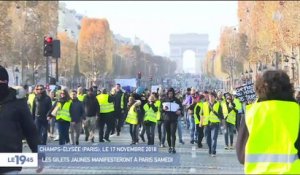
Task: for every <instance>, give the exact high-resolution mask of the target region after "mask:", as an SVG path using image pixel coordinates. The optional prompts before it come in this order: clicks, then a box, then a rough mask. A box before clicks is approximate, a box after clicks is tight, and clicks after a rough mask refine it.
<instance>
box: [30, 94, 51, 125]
mask: <svg viewBox="0 0 300 175" xmlns="http://www.w3.org/2000/svg"><path fill="white" fill-rule="evenodd" d="M51 107H52V101H51V98H50V97H49V96H48V95H47V94H46V93H43V94H41V95H36V96H35V98H34V100H33V106H32V115H33V117H34V118H36V119H40V120H44V121H46V120H47V113H48V112H49V111H50V109H51Z"/></svg>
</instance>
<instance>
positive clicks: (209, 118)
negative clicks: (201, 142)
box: [203, 102, 220, 126]
mask: <svg viewBox="0 0 300 175" xmlns="http://www.w3.org/2000/svg"><path fill="white" fill-rule="evenodd" d="M209 105H210V104H209V102H205V103H203V126H206V125H208V122H211V123H218V122H220V119H219V118H218V116H216V115H215V114H214V113H213V111H210V109H209ZM219 107H220V103H219V102H216V103H215V104H214V106H213V110H214V111H215V112H216V113H217V112H218V111H219Z"/></svg>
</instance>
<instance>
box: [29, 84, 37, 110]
mask: <svg viewBox="0 0 300 175" xmlns="http://www.w3.org/2000/svg"><path fill="white" fill-rule="evenodd" d="M36 87H37V86H36ZM36 87H34V89H33V90H32V92H31V93H30V94H29V95H28V100H27V104H28V106H29V109H30V112H31V114H32V110H33V108H32V107H33V101H34V99H35V94H36Z"/></svg>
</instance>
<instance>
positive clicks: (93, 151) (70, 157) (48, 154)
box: [38, 144, 180, 168]
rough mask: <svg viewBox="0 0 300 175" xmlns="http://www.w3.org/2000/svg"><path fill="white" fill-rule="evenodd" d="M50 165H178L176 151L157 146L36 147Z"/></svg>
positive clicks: (47, 164) (44, 162)
mask: <svg viewBox="0 0 300 175" xmlns="http://www.w3.org/2000/svg"><path fill="white" fill-rule="evenodd" d="M38 152H39V154H43V159H42V162H43V164H44V166H50V167H74V168H75V167H170V166H178V165H180V157H179V154H170V153H168V152H167V150H166V151H164V152H159V149H158V147H157V146H148V145H142V146H141V145H133V146H128V145H112V144H108V145H106V144H100V145H90V146H73V145H65V146H48V145H45V146H44V145H43V146H39V147H38Z"/></svg>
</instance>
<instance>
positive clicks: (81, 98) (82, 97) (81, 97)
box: [78, 94, 86, 102]
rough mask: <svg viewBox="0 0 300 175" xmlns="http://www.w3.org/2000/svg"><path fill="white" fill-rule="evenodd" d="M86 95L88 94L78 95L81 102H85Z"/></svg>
mask: <svg viewBox="0 0 300 175" xmlns="http://www.w3.org/2000/svg"><path fill="white" fill-rule="evenodd" d="M85 96H86V94H80V95H78V100H79V101H81V102H83V100H84V97H85Z"/></svg>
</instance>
